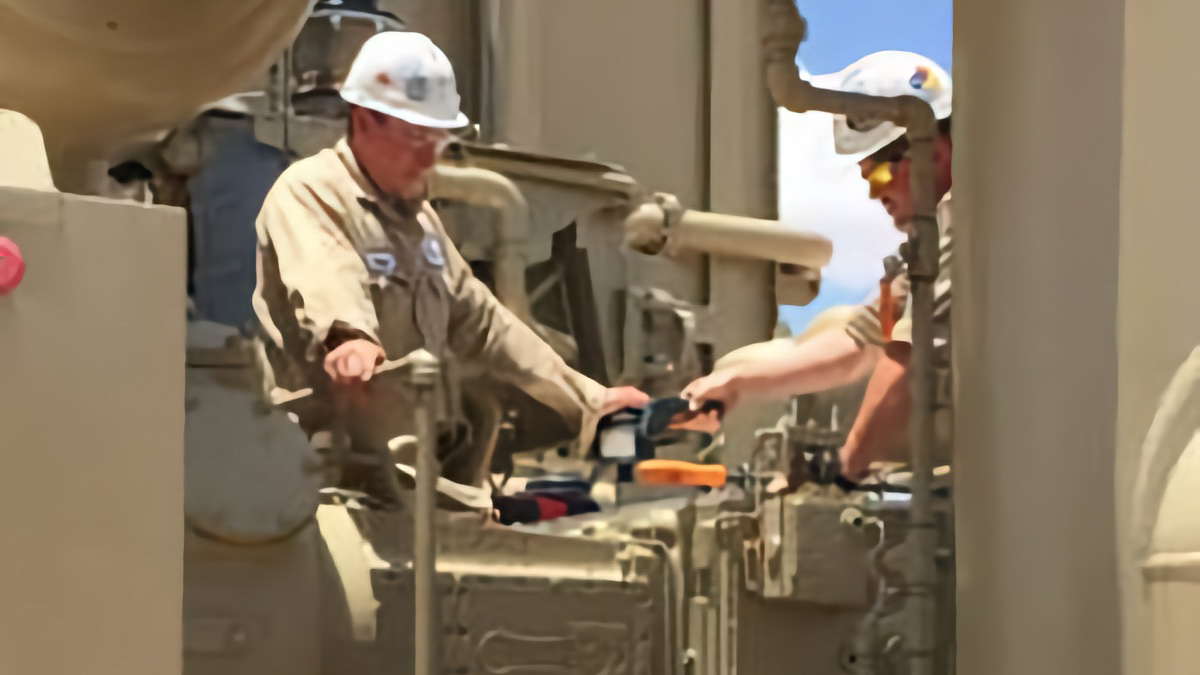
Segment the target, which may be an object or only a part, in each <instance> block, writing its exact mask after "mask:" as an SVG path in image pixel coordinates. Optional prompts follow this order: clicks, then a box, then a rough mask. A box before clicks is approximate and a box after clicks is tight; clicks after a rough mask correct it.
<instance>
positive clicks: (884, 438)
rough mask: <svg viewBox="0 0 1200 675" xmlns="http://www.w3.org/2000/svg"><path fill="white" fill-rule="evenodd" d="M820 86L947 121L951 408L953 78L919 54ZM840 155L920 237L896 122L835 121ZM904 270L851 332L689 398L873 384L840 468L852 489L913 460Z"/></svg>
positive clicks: (723, 374) (795, 349)
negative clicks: (897, 103) (872, 471)
mask: <svg viewBox="0 0 1200 675" xmlns="http://www.w3.org/2000/svg"><path fill="white" fill-rule="evenodd" d="M813 84H815V85H817V86H820V87H825V88H829V89H838V90H842V91H850V92H856V93H862V94H869V95H873V96H903V95H913V96H917V97H920V98H922V99H924V100H925V101H927V102H928V103H929V105H930V107H932V108H933V112H934V114H935V116H936V117H937V119H938V130H939V134H938V139H937V141H936V144H935V148H934V163H935V176H936V180H935V182H936V186H935V187H936V190H937V194H938V197H939V199H940V202H939V204H938V225H939V228H940V230H941V235H942V236H941V241H940V245H941V260H940V271H939V275H938V279H937V280H936V283H935V288H934V294H935V301H934V303H935V305H934V324H935V325H934V336H935V356H934V359H935V364H936V365H937V368H938V371H939V379H940V381H941V386H940V387H939V389H940V390H941V391H942V396H941V401H940V403H942V404H944V406H943V407H945V406H948V389H949V386H948V382H949V339H950V258H951V251H952V246H951V240H950V212H949V206H950V183H951V171H950V159H951V148H952V144H951V139H950V108H951V105H950V103H951V81H950V76H949V74H947V73H946V72H945V71H944V70H943V69H942V68H940V67H939V66H938V65H937V64H936V63H934V62H933V61H931V60H930V59H928V58H926V57H923V56H920V55H918V54H913V53H911V52H898V51H885V52H878V53H875V54H871V55H870V56H867V57H864V58H862V59H860V60H858V61H856V62H855V63H853V64H851V65H850V66H849V67H847V68H846V69H845V70H842V71H841V72H839V73H835V74H832V75H827V76H822V77H818V78H814V80H813ZM833 119H834V122H833V142H834V148H835V149H836V151H837V153H838V154H840V155H845V156H848V157H849V158H851V159H852V160H854V161H856V162H858V164H859V168H860V169H861V171H862V176H863V179H864V180H866V182H867V185H868V194H869V196H870V197H871V198H872V199H876V200H878V201H879V202H880V204H881V205H882V206H883V208H884V209H885V210H886V211H887V212H888V214H889V215H890V216H891V217H892V220H893V222H894V223H895V225H896V227H897V228H898V229H899V230H901V231H902V232H905V233H910V232H911V229H912V219H913V202H912V193H911V190H910V186H909V166H910V162H909V156H908V149H909V148H908V140H907V138H906V137H905V129H904V128H903V127H898V126H896V125H895V124H893V123H891V122H880V121H876V120H854V119H847V118H846V117H845V116H842V115H835V116H834V118H833ZM907 292H908V283H907V277H906V275H905V274H904V271H903V268H902V266H901V267H897V268H896V269H893V270H889V274H888V275H886V276H885V278H884V279H883V280H881V283H880V293H878V294H877V295H876V297H874V298H873V299H872V300H871V301H870V302H869V303H868V304H866V305H864V306H863V307H862V308H861V309H860V310H859V311H858V313H857V315H856V316H854V317H853V318H852V319H851V320H850V322H849V323H848V325H847V326H846V329H845V330H841V331H828V332H825V333H823V334H822V335H819V336H817V337H816V338H814V339H812V340H809V341H807V342H803V343H799V344H795V345H792V346H790V348H789V349H787V350H786V352H781V351H778V350H775V351H771V352H763V357H762V358H759V359H755V360H753V361H743V362H741V363H738V364H737V365H736V366H734V367H731V368H728V369H725V370H723V371H719V372H715V373H713V374H711V375H708V376H705V377H702V378H700V379H698V380H696V381H695V382H693V383H692V384H690V385H688V387H687V388H686V389H685V390H684V396H686V397H689V398H691V399H693V400H695V401H698V402H699V401H708V400H718V401H722V402H724V403H725V405H726V406H727V407H728V406H731V405H734V404H735V403H736V402H737V401H738V400H739V399H740V398H744V397H755V398H786V397H789V396H799V395H803V394H809V393H813V392H818V391H824V390H827V389H831V388H834V387H839V386H844V385H846V384H849V383H851V382H854V381H859V380H861V379H862V378H864V377H866V376H868V375H870V376H871V382H870V384H869V385H868V389H867V394H866V397H865V399H864V402H863V405H862V408H861V409H860V412H859V415H858V417H857V419H856V421H855V424H854V427H853V428H852V429H851V431H850V433H849V435H848V438H847V442H846V445H845V447H843V448H842V451H841V453H840V459H841V463H842V476H843V479H844V480H846V481H848V482H850V483H853V482H854V481H857V480H859V479H861V478H863V477H864V476H865V474H866V472H867V468H868V466H869V465H870V464H871V463H872V462H875V461H881V460H894V459H899V458H901V457H902V456H903V454H904V453H905V451H906V448H907V445H906V439H907V433H906V430H907V420H908V412H909V410H910V408H911V403H910V400H909V397H908V384H907V373H908V370H907V365H908V354H909V351H910V349H911V341H912V337H911V304H910V303H908V302H907ZM943 412H944V413H945V414H941V415H939V416H938V418H937V420H936V421H935V424H936V425H937V427H938V429H939V434H938V435H939V438H940V439H941V441H940V442H939V445H941V446H945V445H947V443H945V439H946V438H947V437H948V435H949V426H950V421H949V418H948V409H946V410H943Z"/></svg>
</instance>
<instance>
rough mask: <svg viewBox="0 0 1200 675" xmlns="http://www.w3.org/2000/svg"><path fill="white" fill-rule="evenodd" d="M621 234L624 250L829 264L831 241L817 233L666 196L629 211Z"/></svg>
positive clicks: (804, 265)
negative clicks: (684, 205) (686, 206)
mask: <svg viewBox="0 0 1200 675" xmlns="http://www.w3.org/2000/svg"><path fill="white" fill-rule="evenodd" d="M625 232H626V243H627V244H628V245H629V246H630V248H633V249H634V250H636V251H640V252H642V253H649V254H651V255H654V254H657V253H659V252H660V251H662V250H663V249H667V250H678V249H691V250H695V251H700V252H703V253H708V254H711V255H720V256H729V257H735V258H752V259H757V260H773V261H775V262H779V263H786V264H792V265H797V266H800V267H809V268H814V269H820V268H822V267H824V266H825V265H827V264H829V259H830V258H831V257H832V256H833V244H832V243H830V241H829V240H828V239H826V238H825V237H823V236H821V235H819V234H814V233H811V232H804V231H799V230H794V229H791V228H788V227H786V226H784V225H783V224H781V223H780V222H779V221H776V220H763V219H760V218H746V217H744V216H732V215H727V214H723V213H708V212H706V211H691V210H685V209H683V208H682V207H679V206H678V205H677V203H675V202H674V198H673V197H669V196H667V195H659V198H658V199H657V200H656V201H654V202H647V203H645V204H642V205H641V206H640V207H638V208H637V209H635V210H634V212H633V213H632V214H630V215H629V217H628V218H626V219H625Z"/></svg>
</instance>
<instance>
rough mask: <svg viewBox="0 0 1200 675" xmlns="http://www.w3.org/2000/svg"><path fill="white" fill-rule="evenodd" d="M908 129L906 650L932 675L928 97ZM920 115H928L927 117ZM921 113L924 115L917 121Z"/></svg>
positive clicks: (914, 672)
mask: <svg viewBox="0 0 1200 675" xmlns="http://www.w3.org/2000/svg"><path fill="white" fill-rule="evenodd" d="M909 108H910V110H909V111H906V112H907V113H908V114H906V115H905V117H907V118H908V120H906V121H908V124H907V125H906V126H907V127H908V129H907V135H908V139H909V145H910V147H911V149H912V161H911V162H910V165H911V169H910V173H909V182H910V188H911V189H912V193H913V206H914V209H913V210H914V213H915V215H914V216H913V234H912V237H911V238H910V240H909V246H908V249H907V251H906V252H907V254H908V259H909V260H908V276H909V281H910V283H911V289H912V290H911V293H912V295H911V296H910V302H912V303H913V304H912V310H913V336H912V357H911V360H910V363H909V377H910V378H911V381H910V386H911V387H912V401H913V406H912V411H913V412H912V420H911V423H910V426H909V433H910V436H911V440H910V447H911V448H912V451H911V461H912V502H911V505H910V508H911V509H912V510H911V512H910V514H909V517H910V527H911V528H912V529H911V533H910V535H909V536H910V537H912V538H913V556H912V559H911V566H910V568H909V571H908V572H909V578H908V587H909V588H908V593H909V598H910V605H909V609H910V611H911V612H912V620H911V621H910V622H909V627H908V629H909V633H908V645H907V646H908V650H909V663H910V669H911V670H910V673H911V675H932V674H933V671H934V652H935V649H936V647H937V636H936V635H935V633H936V625H937V606H936V602H935V597H934V593H935V592H936V589H937V561H936V559H935V556H936V554H937V547H938V536H937V522H936V521H935V519H934V513H933V493H932V488H933V486H932V483H933V450H934V448H933V446H934V444H935V443H936V442H937V439H936V438H935V436H934V429H933V416H934V406H935V405H936V404H937V402H936V400H935V397H934V392H935V388H936V387H937V379H936V377H935V374H934V368H933V284H934V281H935V280H936V279H937V275H938V262H939V260H938V258H939V247H938V244H939V239H940V237H939V232H938V224H937V199H938V198H937V193H936V187H935V181H934V178H935V175H934V164H933V147H934V142H935V140H936V135H937V122H936V120H935V118H934V116H933V110H932V109H930V108H929V106H928V105H924V104H922V105H920V106H917V105H912V106H909ZM922 118H923V119H922ZM918 119H921V121H922V123H920V124H915V122H917V120H918Z"/></svg>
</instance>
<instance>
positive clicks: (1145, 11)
mask: <svg viewBox="0 0 1200 675" xmlns="http://www.w3.org/2000/svg"><path fill="white" fill-rule="evenodd" d="M1198 21H1200V6H1197V5H1196V4H1195V3H1186V2H1172V3H1166V2H1161V1H1156V0H1126V2H1125V40H1124V44H1125V64H1124V68H1123V72H1122V73H1114V77H1116V76H1119V75H1123V89H1124V96H1123V104H1124V117H1125V119H1124V125H1123V148H1122V166H1121V193H1120V197H1121V211H1120V214H1121V249H1120V258H1119V266H1118V269H1119V273H1120V291H1119V294H1118V306H1117V307H1118V308H1117V317H1118V332H1117V344H1118V346H1119V350H1120V351H1119V363H1120V365H1119V367H1118V379H1119V382H1120V393H1119V397H1118V404H1119V412H1118V416H1117V448H1118V461H1117V472H1118V473H1117V476H1118V483H1117V487H1118V497H1119V500H1118V512H1117V513H1118V518H1117V522H1118V525H1119V526H1120V529H1119V532H1120V537H1121V543H1122V552H1123V555H1122V557H1121V561H1120V562H1121V564H1122V576H1121V581H1122V590H1123V593H1124V595H1123V599H1124V601H1125V603H1124V608H1123V609H1124V616H1125V629H1126V635H1125V652H1126V653H1125V663H1126V670H1125V672H1126V673H1127V674H1128V675H1141V674H1142V673H1147V674H1150V673H1153V675H1165V674H1166V673H1168V672H1195V671H1196V669H1197V668H1200V665H1198V664H1196V663H1195V662H1192V663H1191V664H1186V663H1179V662H1176V663H1175V664H1174V669H1171V666H1169V665H1168V664H1169V662H1170V658H1169V657H1168V655H1167V651H1171V650H1169V649H1166V644H1167V641H1166V639H1165V638H1166V635H1167V634H1168V633H1175V634H1176V635H1187V634H1188V632H1190V631H1194V624H1191V626H1192V627H1191V628H1190V629H1189V628H1188V626H1187V624H1184V625H1182V626H1174V627H1173V628H1171V629H1167V628H1166V626H1162V625H1161V624H1156V625H1155V630H1156V631H1158V632H1159V633H1160V635H1159V636H1157V639H1155V640H1154V644H1156V645H1157V647H1156V650H1158V651H1159V654H1158V655H1157V658H1152V657H1151V655H1150V654H1149V649H1150V647H1149V645H1150V644H1151V642H1150V636H1149V635H1148V633H1149V628H1148V625H1147V620H1148V616H1149V614H1148V612H1147V611H1146V608H1145V606H1144V604H1143V603H1144V602H1145V599H1146V598H1147V597H1148V596H1147V593H1146V589H1145V587H1144V584H1143V578H1142V573H1141V569H1140V563H1141V562H1142V561H1140V560H1135V559H1134V557H1133V554H1134V552H1133V551H1132V550H1131V547H1130V538H1131V536H1132V535H1133V534H1134V533H1133V531H1132V529H1133V524H1131V523H1130V522H1129V516H1130V514H1131V513H1133V512H1134V510H1133V508H1132V506H1131V503H1130V502H1131V498H1136V499H1141V498H1143V495H1133V494H1132V490H1133V481H1134V475H1135V467H1137V465H1138V464H1139V462H1140V461H1141V460H1142V458H1141V456H1140V455H1141V452H1142V443H1143V439H1144V438H1145V436H1146V432H1147V429H1148V427H1149V425H1150V422H1151V419H1152V418H1153V416H1154V413H1155V410H1156V409H1157V408H1158V406H1159V400H1160V397H1161V396H1162V393H1163V390H1164V388H1165V387H1166V386H1167V384H1168V382H1169V381H1170V379H1171V376H1172V374H1173V373H1174V372H1175V371H1176V369H1178V368H1179V367H1180V365H1181V364H1182V363H1183V362H1184V360H1185V359H1187V358H1188V355H1189V353H1191V352H1192V350H1193V349H1194V348H1195V347H1196V346H1197V344H1200V312H1198V311H1197V310H1196V289H1197V288H1200V265H1197V264H1196V257H1197V252H1198V251H1200V228H1196V227H1195V226H1194V224H1193V221H1194V218H1195V215H1194V214H1195V212H1196V201H1195V192H1196V187H1195V172H1194V171H1193V170H1191V166H1190V165H1191V162H1190V159H1189V158H1191V157H1195V156H1196V153H1197V152H1198V151H1200V136H1198V135H1197V134H1194V133H1189V132H1188V130H1187V129H1188V127H1187V123H1186V122H1184V123H1182V124H1179V123H1176V122H1174V120H1177V119H1185V118H1186V117H1187V116H1188V114H1189V112H1190V111H1193V110H1196V107H1197V103H1200V88H1197V87H1196V86H1195V72H1194V70H1195V68H1194V65H1192V64H1193V63H1194V57H1193V56H1192V54H1194V52H1195V26H1196V24H1197V22H1198ZM1181 116H1182V117H1181ZM1181 466H1182V462H1181ZM1181 472H1182V468H1180V470H1179V471H1176V472H1174V473H1175V475H1174V478H1176V479H1178V478H1179V477H1180V473H1181ZM1193 475H1194V473H1193ZM1193 494H1194V493H1193ZM1192 499H1193V504H1192V507H1191V513H1192V514H1193V515H1192V516H1191V519H1192V520H1194V521H1197V522H1200V518H1197V517H1196V515H1195V514H1200V495H1195V496H1193V497H1192ZM1164 508H1165V507H1164ZM1192 532H1195V528H1194V526H1193V530H1192ZM1193 537H1194V535H1193ZM1193 581H1194V576H1193ZM1193 586H1194V584H1193ZM1192 603H1193V607H1194V606H1195V600H1194V591H1193V600H1192ZM1163 616H1171V615H1170V614H1163V613H1161V612H1160V613H1159V617H1160V619H1161V618H1162V617H1163ZM1172 618H1173V619H1174V620H1175V621H1176V622H1183V621H1185V620H1186V619H1185V618H1184V615H1182V614H1180V613H1176V614H1175V615H1174V616H1173V617H1172ZM1174 651H1176V652H1177V653H1178V650H1174ZM1152 668H1153V670H1152Z"/></svg>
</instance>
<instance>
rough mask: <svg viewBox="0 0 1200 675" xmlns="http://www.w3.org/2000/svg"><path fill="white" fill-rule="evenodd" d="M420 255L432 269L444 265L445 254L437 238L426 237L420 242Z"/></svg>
mask: <svg viewBox="0 0 1200 675" xmlns="http://www.w3.org/2000/svg"><path fill="white" fill-rule="evenodd" d="M421 254H422V255H424V256H425V260H426V261H427V262H429V264H430V265H433V266H434V267H442V266H443V265H445V264H446V252H445V251H443V250H442V242H440V241H438V239H437V237H433V236H427V237H425V239H424V240H422V241H421Z"/></svg>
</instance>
